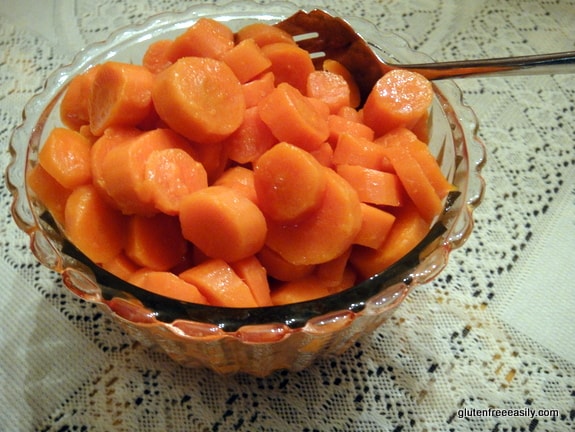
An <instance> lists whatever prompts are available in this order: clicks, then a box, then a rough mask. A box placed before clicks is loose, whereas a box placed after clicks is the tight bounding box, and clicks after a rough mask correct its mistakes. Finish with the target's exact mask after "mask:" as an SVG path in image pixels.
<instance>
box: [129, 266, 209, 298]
mask: <svg viewBox="0 0 575 432" xmlns="http://www.w3.org/2000/svg"><path fill="white" fill-rule="evenodd" d="M130 282H131V283H132V284H134V285H136V286H139V287H140V288H142V289H145V290H146V291H150V292H153V293H155V294H159V295H162V296H165V297H170V298H173V299H175V300H180V301H184V302H188V303H199V304H208V300H207V299H206V298H205V297H204V296H203V295H202V294H201V293H200V291H199V290H198V288H197V287H196V286H194V285H193V284H191V283H189V282H186V281H185V280H183V279H182V278H180V277H178V276H177V275H175V274H173V273H170V272H167V271H145V272H142V273H140V274H139V275H137V276H135V277H133V278H132V280H131V281H130Z"/></svg>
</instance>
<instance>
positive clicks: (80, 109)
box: [60, 65, 100, 130]
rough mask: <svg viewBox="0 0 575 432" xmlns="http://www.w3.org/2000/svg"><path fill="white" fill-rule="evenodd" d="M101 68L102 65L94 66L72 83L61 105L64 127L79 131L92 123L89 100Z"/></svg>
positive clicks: (75, 78)
mask: <svg viewBox="0 0 575 432" xmlns="http://www.w3.org/2000/svg"><path fill="white" fill-rule="evenodd" d="M99 67H100V65H96V66H93V67H91V68H90V69H88V70H87V71H86V72H84V73H82V74H80V75H76V76H75V77H74V78H72V80H71V81H70V84H69V85H68V88H67V89H66V93H65V94H64V97H63V98H62V102H61V103H60V119H61V120H62V123H64V126H67V127H69V128H70V129H73V130H79V129H80V126H84V125H88V124H89V123H90V114H89V112H88V100H89V94H90V92H91V90H92V83H93V82H94V78H95V77H96V73H97V71H98V68H99Z"/></svg>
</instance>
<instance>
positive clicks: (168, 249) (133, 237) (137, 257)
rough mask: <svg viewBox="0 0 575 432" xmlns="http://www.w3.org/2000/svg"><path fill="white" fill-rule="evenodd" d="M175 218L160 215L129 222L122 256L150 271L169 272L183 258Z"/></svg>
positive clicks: (184, 248) (183, 243) (182, 243)
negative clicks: (124, 255) (124, 254)
mask: <svg viewBox="0 0 575 432" xmlns="http://www.w3.org/2000/svg"><path fill="white" fill-rule="evenodd" d="M186 251H187V242H186V240H185V239H184V238H183V237H182V232H181V229H180V224H179V221H178V218H177V217H174V216H168V215H165V214H163V213H158V214H157V215H154V216H151V217H145V216H138V215H134V216H131V217H130V218H129V221H128V228H127V239H126V246H125V253H126V256H128V257H129V258H130V259H131V260H132V261H134V262H135V263H136V264H138V265H139V266H142V267H147V268H150V269H152V270H168V269H170V268H172V267H174V266H175V265H176V264H178V263H179V262H180V261H181V260H182V257H183V256H184V255H185V254H186Z"/></svg>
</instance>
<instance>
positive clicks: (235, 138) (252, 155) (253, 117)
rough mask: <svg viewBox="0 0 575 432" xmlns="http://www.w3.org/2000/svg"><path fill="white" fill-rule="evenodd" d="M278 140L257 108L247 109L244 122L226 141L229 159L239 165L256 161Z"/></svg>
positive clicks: (225, 145)
mask: <svg viewBox="0 0 575 432" xmlns="http://www.w3.org/2000/svg"><path fill="white" fill-rule="evenodd" d="M277 142H278V140H277V139H276V137H275V136H274V135H273V134H272V132H271V130H270V128H269V127H268V126H267V125H266V124H265V123H264V122H263V120H262V119H261V117H260V115H259V110H258V108H257V107H255V106H254V107H251V108H248V109H246V112H245V116H244V121H243V122H242V124H241V125H240V127H239V128H238V129H236V131H235V132H234V133H233V134H231V135H230V136H229V137H228V138H226V140H225V141H224V147H225V149H226V152H227V154H228V157H229V158H230V159H231V160H232V161H234V162H237V163H239V164H246V163H248V162H254V161H256V160H257V159H258V158H259V157H260V156H261V155H262V154H264V153H265V152H266V151H267V150H268V149H270V148H271V147H272V146H273V145H274V144H276V143H277Z"/></svg>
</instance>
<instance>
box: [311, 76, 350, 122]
mask: <svg viewBox="0 0 575 432" xmlns="http://www.w3.org/2000/svg"><path fill="white" fill-rule="evenodd" d="M306 95H307V96H308V97H312V98H317V99H319V100H321V101H324V102H325V103H326V104H327V105H328V107H329V111H330V113H331V114H335V113H337V112H338V111H339V110H340V109H341V108H342V107H344V106H349V104H350V103H349V97H350V90H349V85H348V84H347V81H346V80H345V79H344V78H343V77H342V76H341V75H338V74H336V73H333V72H328V71H321V70H319V71H318V70H316V71H313V72H311V73H310V74H309V75H308V77H307V85H306Z"/></svg>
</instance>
